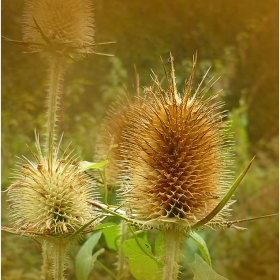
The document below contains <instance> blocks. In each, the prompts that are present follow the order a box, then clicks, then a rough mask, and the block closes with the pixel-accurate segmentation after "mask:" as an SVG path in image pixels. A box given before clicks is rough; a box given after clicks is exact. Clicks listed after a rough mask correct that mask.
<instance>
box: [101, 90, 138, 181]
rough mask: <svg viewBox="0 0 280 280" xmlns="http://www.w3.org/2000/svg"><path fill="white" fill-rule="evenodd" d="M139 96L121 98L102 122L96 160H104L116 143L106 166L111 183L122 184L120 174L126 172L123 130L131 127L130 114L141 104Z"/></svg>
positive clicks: (108, 179)
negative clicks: (123, 152)
mask: <svg viewBox="0 0 280 280" xmlns="http://www.w3.org/2000/svg"><path fill="white" fill-rule="evenodd" d="M140 102H141V101H140V100H139V99H138V98H136V99H135V98H130V97H129V96H128V95H127V96H126V101H124V100H122V99H119V100H118V101H117V102H116V103H115V104H113V106H111V108H110V109H109V110H108V112H107V114H106V117H105V120H104V122H103V124H102V127H101V131H100V137H99V139H98V143H97V153H96V161H97V162H99V161H102V160H104V158H105V156H106V154H107V153H108V151H109V147H110V146H112V145H115V148H113V149H112V150H111V151H110V154H109V156H108V160H109V164H108V165H107V168H106V177H107V182H108V184H110V185H118V184H121V180H119V179H120V178H119V176H120V175H121V174H122V173H124V170H125V168H126V166H125V165H124V164H123V161H124V158H125V155H124V156H123V155H121V153H120V150H121V144H122V143H123V142H124V141H125V138H124V135H123V131H125V130H129V129H130V127H129V126H130V122H129V115H130V113H131V111H133V110H137V107H138V106H141V104H140Z"/></svg>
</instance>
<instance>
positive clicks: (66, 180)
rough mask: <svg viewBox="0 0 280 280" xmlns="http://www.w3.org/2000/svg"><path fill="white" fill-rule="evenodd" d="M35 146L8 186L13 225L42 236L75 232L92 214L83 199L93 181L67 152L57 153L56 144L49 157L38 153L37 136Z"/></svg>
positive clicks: (85, 199)
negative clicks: (30, 157) (30, 155)
mask: <svg viewBox="0 0 280 280" xmlns="http://www.w3.org/2000/svg"><path fill="white" fill-rule="evenodd" d="M36 148H37V153H33V152H32V154H33V158H34V159H33V161H30V160H28V159H26V158H22V159H21V161H22V162H21V163H19V164H18V169H15V170H14V173H13V177H14V180H15V181H14V183H13V184H12V185H11V186H10V188H9V189H8V194H9V201H10V202H11V205H10V209H11V210H10V211H11V216H12V221H13V224H14V228H15V229H16V230H17V231H18V232H22V233H24V232H27V233H28V232H32V233H35V234H36V233H37V234H39V235H45V236H47V235H51V236H58V237H59V236H63V235H64V234H69V233H75V232H76V231H77V230H78V229H79V228H80V227H82V226H83V225H85V224H86V223H88V222H89V221H90V220H92V219H93V217H94V211H93V208H92V207H91V206H90V205H89V204H88V202H87V201H88V200H89V199H91V198H92V193H93V192H92V190H91V188H92V184H93V182H92V181H90V179H89V178H88V177H87V175H86V174H85V173H83V172H81V171H80V170H79V168H78V163H77V162H76V161H75V159H73V158H72V157H71V153H70V154H68V152H67V151H65V152H63V153H62V155H61V156H59V149H60V147H59V145H58V147H56V148H54V154H53V157H45V156H43V155H42V152H41V148H40V146H39V140H38V138H37V142H36Z"/></svg>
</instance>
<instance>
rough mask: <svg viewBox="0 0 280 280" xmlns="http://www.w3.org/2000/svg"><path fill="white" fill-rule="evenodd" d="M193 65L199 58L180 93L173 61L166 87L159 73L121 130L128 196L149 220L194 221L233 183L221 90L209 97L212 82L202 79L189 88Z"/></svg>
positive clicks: (141, 216)
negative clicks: (202, 86) (160, 80)
mask: <svg viewBox="0 0 280 280" xmlns="http://www.w3.org/2000/svg"><path fill="white" fill-rule="evenodd" d="M195 65H196V58H195V60H194V67H193V70H192V73H191V75H190V78H189V80H188V81H187V83H186V85H185V89H184V92H183V93H182V94H179V93H178V92H177V87H176V82H175V74H174V68H173V62H172V61H171V81H170V80H169V78H167V77H166V80H167V85H168V88H167V90H164V89H163V88H162V87H161V85H160V83H159V81H158V80H157V78H156V77H155V78H154V82H155V85H156V90H155V91H154V90H151V89H149V88H147V89H146V98H145V99H143V100H142V104H141V106H138V107H137V108H135V109H134V110H133V111H130V114H129V117H128V120H127V124H126V128H127V129H125V130H124V131H123V132H122V137H123V141H122V145H121V154H122V157H123V158H126V159H127V160H126V167H127V170H128V171H129V178H130V189H129V191H127V192H125V193H124V194H123V195H124V200H125V202H126V203H127V205H128V206H129V207H131V209H133V210H135V213H137V219H141V220H142V221H144V222H147V224H151V225H155V226H156V225H159V226H160V225H162V224H165V225H166V222H167V223H169V222H171V223H179V224H181V225H187V226H191V225H193V224H195V223H196V222H197V221H200V220H201V219H203V218H204V217H205V216H206V215H207V214H208V213H210V212H211V211H212V210H213V209H214V208H215V207H216V206H217V204H218V203H219V202H220V200H221V198H222V197H223V195H224V194H225V193H226V191H227V190H228V189H229V187H230V180H231V179H232V176H231V174H230V172H229V170H228V168H229V167H230V165H231V161H232V160H231V159H232V156H231V149H232V142H231V135H230V134H228V133H227V127H228V124H227V123H226V122H224V121H223V118H224V117H225V111H222V108H223V103H222V102H221V101H216V98H217V96H218V93H216V94H213V95H212V96H210V97H206V96H205V95H206V93H207V90H208V86H207V85H206V86H205V87H204V88H201V85H202V82H201V83H200V85H199V86H198V88H197V90H196V91H195V93H194V94H193V95H192V94H191V88H192V83H193V77H194V72H195ZM209 87H210V86H209ZM124 177H127V175H125V176H124ZM126 179H127V178H126ZM231 203H232V202H231ZM229 204H230V203H229ZM229 204H227V205H226V206H225V208H224V209H223V211H221V212H220V213H219V214H218V215H217V216H215V218H214V221H215V222H216V223H219V221H222V220H223V219H224V217H225V216H226V215H227V214H228V210H229V209H228V206H229Z"/></svg>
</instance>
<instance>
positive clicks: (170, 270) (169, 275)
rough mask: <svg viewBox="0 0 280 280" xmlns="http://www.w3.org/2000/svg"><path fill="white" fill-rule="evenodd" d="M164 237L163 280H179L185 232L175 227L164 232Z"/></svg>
mask: <svg viewBox="0 0 280 280" xmlns="http://www.w3.org/2000/svg"><path fill="white" fill-rule="evenodd" d="M162 235H163V252H164V256H163V262H164V267H163V271H162V272H163V274H162V280H170V279H172V280H177V278H178V273H179V265H178V262H179V259H180V253H181V250H180V245H181V241H182V238H183V231H182V230H181V229H180V228H177V227H176V226H175V225H174V226H173V225H170V227H169V228H167V229H163V230H162Z"/></svg>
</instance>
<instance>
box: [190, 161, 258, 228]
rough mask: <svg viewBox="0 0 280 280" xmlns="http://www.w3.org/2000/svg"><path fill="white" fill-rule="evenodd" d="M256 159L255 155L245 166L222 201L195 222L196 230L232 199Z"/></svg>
mask: <svg viewBox="0 0 280 280" xmlns="http://www.w3.org/2000/svg"><path fill="white" fill-rule="evenodd" d="M254 159H255V157H253V158H252V160H251V161H250V163H249V164H248V166H247V167H246V168H245V170H244V171H243V172H242V173H241V174H240V175H239V176H238V178H237V179H236V180H235V182H234V183H233V185H232V186H231V188H230V189H229V190H228V192H227V193H226V194H225V196H224V197H223V199H222V200H221V201H220V203H219V204H218V205H217V206H216V207H215V208H214V209H213V210H212V211H211V212H210V213H209V214H208V215H207V216H206V217H205V218H203V219H202V220H200V221H199V222H197V223H196V224H194V225H193V226H192V230H195V229H196V228H199V227H201V226H203V225H204V224H206V223H208V222H209V221H211V220H212V219H213V218H214V217H215V216H216V215H217V214H218V213H219V212H220V211H221V210H222V209H223V208H224V206H225V205H226V204H227V202H228V201H229V200H230V198H231V197H232V195H233V194H234V192H235V191H236V189H237V187H238V186H239V184H240V183H241V181H242V179H243V178H244V176H245V175H246V173H247V171H248V170H249V168H250V167H251V165H252V163H253V161H254Z"/></svg>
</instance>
